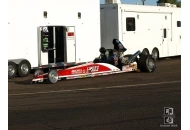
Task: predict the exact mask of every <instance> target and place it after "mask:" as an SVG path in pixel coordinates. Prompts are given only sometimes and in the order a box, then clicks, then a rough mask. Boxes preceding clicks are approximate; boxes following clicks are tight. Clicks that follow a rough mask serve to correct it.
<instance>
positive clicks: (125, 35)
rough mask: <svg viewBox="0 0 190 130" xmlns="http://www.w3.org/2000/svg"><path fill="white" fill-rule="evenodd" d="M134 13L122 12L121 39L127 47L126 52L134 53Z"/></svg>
mask: <svg viewBox="0 0 190 130" xmlns="http://www.w3.org/2000/svg"><path fill="white" fill-rule="evenodd" d="M136 21H137V20H136V13H133V12H124V13H123V14H122V23H121V24H122V27H121V29H122V41H123V44H124V46H126V47H127V53H134V52H135V51H136V50H135V49H136V48H135V46H136V41H137V38H136Z"/></svg>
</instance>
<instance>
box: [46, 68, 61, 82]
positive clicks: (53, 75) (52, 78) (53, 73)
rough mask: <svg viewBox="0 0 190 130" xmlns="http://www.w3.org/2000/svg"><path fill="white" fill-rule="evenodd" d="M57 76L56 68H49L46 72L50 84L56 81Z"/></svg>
mask: <svg viewBox="0 0 190 130" xmlns="http://www.w3.org/2000/svg"><path fill="white" fill-rule="evenodd" d="M58 78H59V76H58V72H57V70H55V69H51V70H49V72H48V81H49V82H50V83H52V84H54V83H57V81H58Z"/></svg>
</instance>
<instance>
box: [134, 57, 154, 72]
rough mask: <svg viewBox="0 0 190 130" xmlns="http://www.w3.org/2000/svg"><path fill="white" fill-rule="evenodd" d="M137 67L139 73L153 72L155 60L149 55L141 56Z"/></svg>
mask: <svg viewBox="0 0 190 130" xmlns="http://www.w3.org/2000/svg"><path fill="white" fill-rule="evenodd" d="M137 65H138V68H139V70H140V71H141V72H154V71H155V69H156V63H155V60H154V58H153V57H152V56H151V55H141V57H140V58H139V61H138V62H137Z"/></svg>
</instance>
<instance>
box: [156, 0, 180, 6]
mask: <svg viewBox="0 0 190 130" xmlns="http://www.w3.org/2000/svg"><path fill="white" fill-rule="evenodd" d="M159 3H170V4H175V5H177V7H181V0H158V1H157V4H159Z"/></svg>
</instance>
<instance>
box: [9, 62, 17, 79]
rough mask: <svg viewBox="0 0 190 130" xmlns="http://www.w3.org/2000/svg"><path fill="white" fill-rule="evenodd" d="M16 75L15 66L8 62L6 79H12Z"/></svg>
mask: <svg viewBox="0 0 190 130" xmlns="http://www.w3.org/2000/svg"><path fill="white" fill-rule="evenodd" d="M16 74H17V66H16V64H15V63H14V62H12V61H10V62H8V79H12V78H14V77H15V76H16Z"/></svg>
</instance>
